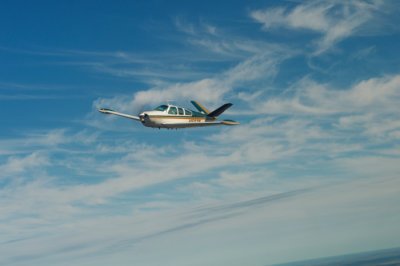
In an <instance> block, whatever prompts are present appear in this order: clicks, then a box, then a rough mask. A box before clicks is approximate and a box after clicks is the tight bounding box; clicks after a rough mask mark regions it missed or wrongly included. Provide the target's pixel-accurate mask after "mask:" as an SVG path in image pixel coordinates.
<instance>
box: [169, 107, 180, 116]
mask: <svg viewBox="0 0 400 266" xmlns="http://www.w3.org/2000/svg"><path fill="white" fill-rule="evenodd" d="M177 113H178V111H177V110H176V107H173V106H171V107H170V108H169V111H168V114H171V115H176V114H177Z"/></svg>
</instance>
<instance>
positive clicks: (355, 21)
mask: <svg viewBox="0 0 400 266" xmlns="http://www.w3.org/2000/svg"><path fill="white" fill-rule="evenodd" d="M381 6H382V2H380V1H369V2H367V1H348V2H346V1H345V2H343V1H342V2H339V1H336V2H331V1H307V2H305V3H302V4H299V5H297V6H295V7H293V8H285V7H276V8H270V9H266V10H256V11H253V12H251V17H252V18H253V19H254V20H256V21H257V22H259V23H262V24H263V29H264V30H271V29H274V28H288V29H296V30H298V29H303V30H310V31H313V32H317V33H319V34H321V35H322V37H321V38H319V39H317V40H316V48H315V50H314V52H313V54H314V55H319V54H322V53H324V52H325V51H327V50H329V49H331V48H332V47H334V45H336V44H337V43H338V42H340V41H342V40H343V39H345V38H348V37H350V36H352V35H353V34H355V33H356V32H357V30H358V28H359V27H361V26H363V25H364V24H365V23H366V22H368V21H369V20H371V19H372V18H373V14H374V12H375V11H377V10H379V8H380V7H381Z"/></svg>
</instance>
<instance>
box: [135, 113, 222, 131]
mask: <svg viewBox="0 0 400 266" xmlns="http://www.w3.org/2000/svg"><path fill="white" fill-rule="evenodd" d="M186 112H187V110H186V109H185V111H184V113H183V114H168V112H166V111H146V112H143V113H141V114H140V115H139V117H140V121H141V122H142V124H143V125H144V126H146V127H154V128H184V127H195V126H197V127H198V126H201V125H199V123H204V125H206V124H207V122H211V121H215V120H216V118H214V117H207V116H206V115H204V114H201V113H199V112H195V111H191V114H185V113H186Z"/></svg>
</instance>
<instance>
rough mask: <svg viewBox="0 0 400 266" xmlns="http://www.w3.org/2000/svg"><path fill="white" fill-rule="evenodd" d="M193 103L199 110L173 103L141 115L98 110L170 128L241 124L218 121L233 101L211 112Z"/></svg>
mask: <svg viewBox="0 0 400 266" xmlns="http://www.w3.org/2000/svg"><path fill="white" fill-rule="evenodd" d="M191 103H192V104H193V105H194V107H196V109H197V110H198V112H196V111H192V110H189V109H187V108H182V107H178V106H175V105H171V104H164V105H160V106H158V107H157V108H155V109H154V110H152V111H145V112H142V113H140V114H139V116H134V115H128V114H123V113H119V112H116V111H114V110H111V109H99V110H98V111H99V112H101V113H103V114H113V115H118V116H122V117H126V118H130V119H133V120H136V121H140V122H142V124H143V125H144V126H146V127H153V128H168V129H170V128H185V127H204V126H218V125H227V126H232V125H239V123H238V122H235V121H232V120H222V121H217V117H218V116H219V115H220V114H222V113H223V112H224V111H225V110H226V109H228V108H229V107H231V106H232V104H231V103H226V104H224V105H222V106H221V107H219V108H217V109H216V110H214V111H212V112H209V111H208V110H207V109H206V108H204V107H203V106H202V105H201V104H200V103H198V102H196V101H191Z"/></svg>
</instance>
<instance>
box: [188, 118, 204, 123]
mask: <svg viewBox="0 0 400 266" xmlns="http://www.w3.org/2000/svg"><path fill="white" fill-rule="evenodd" d="M201 120H202V119H201V118H190V119H189V123H200V122H201Z"/></svg>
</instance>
